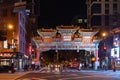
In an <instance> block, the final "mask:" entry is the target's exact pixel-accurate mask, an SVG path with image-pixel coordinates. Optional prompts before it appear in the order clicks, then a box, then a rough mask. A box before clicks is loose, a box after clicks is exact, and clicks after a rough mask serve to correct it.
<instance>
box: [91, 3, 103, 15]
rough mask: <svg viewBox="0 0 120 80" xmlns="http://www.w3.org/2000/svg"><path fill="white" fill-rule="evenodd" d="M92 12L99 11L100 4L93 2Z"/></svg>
mask: <svg viewBox="0 0 120 80" xmlns="http://www.w3.org/2000/svg"><path fill="white" fill-rule="evenodd" d="M93 13H101V4H94V5H93V6H92V14H93Z"/></svg>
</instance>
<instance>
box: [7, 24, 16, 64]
mask: <svg viewBox="0 0 120 80" xmlns="http://www.w3.org/2000/svg"><path fill="white" fill-rule="evenodd" d="M8 28H9V29H10V30H11V31H12V42H11V45H10V47H11V48H12V49H13V61H12V63H14V62H15V57H16V54H15V52H16V47H15V39H14V26H13V25H11V24H9V25H8Z"/></svg>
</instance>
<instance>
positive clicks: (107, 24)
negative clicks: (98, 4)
mask: <svg viewBox="0 0 120 80" xmlns="http://www.w3.org/2000/svg"><path fill="white" fill-rule="evenodd" d="M105 26H109V16H105Z"/></svg>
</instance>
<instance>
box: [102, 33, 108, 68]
mask: <svg viewBox="0 0 120 80" xmlns="http://www.w3.org/2000/svg"><path fill="white" fill-rule="evenodd" d="M102 36H103V50H104V54H105V64H106V66H105V70H108V55H107V52H106V50H107V47H106V43H105V38H106V36H107V33H106V32H103V33H102Z"/></svg>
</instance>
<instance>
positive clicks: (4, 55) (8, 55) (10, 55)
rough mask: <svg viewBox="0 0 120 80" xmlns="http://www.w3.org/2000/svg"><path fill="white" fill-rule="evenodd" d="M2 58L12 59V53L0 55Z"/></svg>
mask: <svg viewBox="0 0 120 80" xmlns="http://www.w3.org/2000/svg"><path fill="white" fill-rule="evenodd" d="M0 57H12V54H10V53H0Z"/></svg>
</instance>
